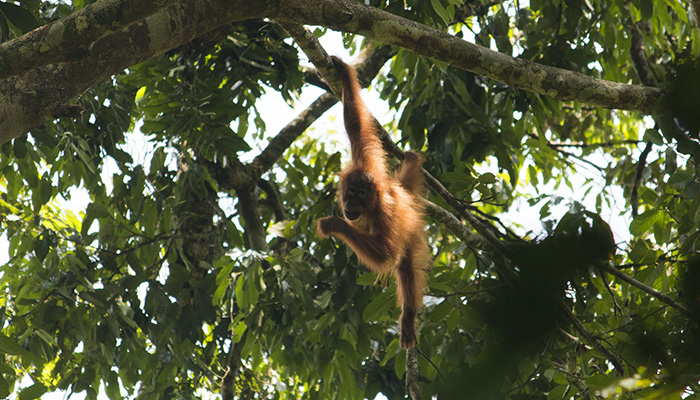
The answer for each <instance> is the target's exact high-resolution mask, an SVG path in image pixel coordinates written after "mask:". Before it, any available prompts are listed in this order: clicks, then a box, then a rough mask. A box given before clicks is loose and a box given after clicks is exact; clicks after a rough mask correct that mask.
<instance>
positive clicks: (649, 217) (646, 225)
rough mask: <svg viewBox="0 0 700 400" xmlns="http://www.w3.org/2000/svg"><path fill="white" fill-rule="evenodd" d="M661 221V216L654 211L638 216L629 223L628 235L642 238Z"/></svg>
mask: <svg viewBox="0 0 700 400" xmlns="http://www.w3.org/2000/svg"><path fill="white" fill-rule="evenodd" d="M661 219H663V215H662V214H660V213H659V212H657V211H656V210H650V211H647V212H645V213H643V214H640V215H638V216H637V217H635V218H634V219H633V220H632V222H631V223H630V233H631V234H633V235H635V236H642V235H644V234H645V233H647V232H648V231H649V230H650V229H651V228H652V227H653V226H654V224H655V223H656V222H657V221H659V220H661Z"/></svg>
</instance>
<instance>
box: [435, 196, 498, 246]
mask: <svg viewBox="0 0 700 400" xmlns="http://www.w3.org/2000/svg"><path fill="white" fill-rule="evenodd" d="M423 204H424V205H425V210H426V211H427V213H428V215H430V217H432V218H433V219H434V220H436V221H438V222H440V223H441V224H442V226H444V227H445V228H446V229H447V230H448V231H450V232H451V233H452V234H454V235H455V236H457V238H459V240H461V241H462V242H463V243H464V244H465V245H467V246H473V247H476V248H479V249H482V248H484V247H485V246H487V244H486V243H484V240H483V239H482V238H481V237H480V236H478V235H475V234H474V232H472V231H470V230H469V229H467V227H466V226H465V225H464V224H463V223H462V221H460V220H459V219H457V217H455V216H454V214H452V213H451V212H449V211H447V210H445V209H444V208H442V207H440V206H438V205H437V204H435V203H433V202H431V201H429V200H424V201H423Z"/></svg>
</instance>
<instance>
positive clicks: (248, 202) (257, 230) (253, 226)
mask: <svg viewBox="0 0 700 400" xmlns="http://www.w3.org/2000/svg"><path fill="white" fill-rule="evenodd" d="M236 195H237V196H238V211H239V213H240V216H241V218H242V219H243V222H244V224H245V226H244V228H245V235H246V237H247V238H248V241H249V242H250V248H251V249H253V250H256V251H260V252H266V251H268V250H269V248H268V246H267V240H266V239H265V236H266V235H265V229H264V227H263V224H262V220H261V219H260V209H259V208H258V197H257V196H256V195H255V186H250V187H242V188H238V189H236Z"/></svg>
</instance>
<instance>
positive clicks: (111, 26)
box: [0, 0, 176, 79]
mask: <svg viewBox="0 0 700 400" xmlns="http://www.w3.org/2000/svg"><path fill="white" fill-rule="evenodd" d="M175 2H176V0H160V1H155V0H154V1H146V2H143V1H141V0H102V1H98V2H96V3H94V4H92V5H90V6H88V7H85V8H83V9H82V10H80V11H77V12H75V13H73V14H71V15H69V16H67V17H65V18H61V19H60V20H58V21H55V22H52V23H50V24H47V25H44V26H42V27H39V28H37V29H35V30H33V31H31V32H29V33H27V34H26V35H23V36H20V37H18V38H17V39H15V40H11V41H9V42H5V43H2V44H0V79H3V78H6V77H8V76H12V75H16V74H19V73H23V72H25V71H27V70H30V69H34V68H38V67H41V66H43V65H46V64H57V63H59V62H65V61H77V60H79V59H81V58H84V57H87V56H88V55H89V53H90V47H91V45H92V43H94V42H95V41H96V40H98V39H100V38H101V37H103V36H104V35H106V34H109V33H111V32H115V31H117V30H120V29H122V28H124V27H125V26H127V25H129V24H131V23H133V22H136V21H139V20H141V19H143V18H145V17H147V16H149V15H151V14H153V13H155V12H156V11H158V10H160V9H162V8H163V7H165V6H169V5H171V4H173V3H175Z"/></svg>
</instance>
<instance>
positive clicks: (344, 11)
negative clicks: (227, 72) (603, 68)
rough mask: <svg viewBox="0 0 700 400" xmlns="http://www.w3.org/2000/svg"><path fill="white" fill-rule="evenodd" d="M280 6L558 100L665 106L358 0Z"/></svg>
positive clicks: (288, 14) (640, 92)
mask: <svg viewBox="0 0 700 400" xmlns="http://www.w3.org/2000/svg"><path fill="white" fill-rule="evenodd" d="M287 6H288V7H287ZM279 11H280V13H279V14H276V15H270V17H273V18H275V19H277V20H280V21H286V22H299V23H305V24H309V25H323V26H327V27H330V28H331V29H334V30H340V31H344V32H353V33H357V34H360V35H363V36H365V37H368V38H371V39H373V40H376V41H380V42H383V43H387V44H391V45H395V46H399V47H403V48H405V49H408V50H411V51H414V52H416V53H417V54H420V55H423V56H426V57H431V58H434V59H437V60H440V61H444V62H447V63H449V64H451V65H454V66H456V67H459V68H462V69H465V70H467V71H471V72H474V73H475V74H478V75H482V76H485V77H487V78H490V79H494V80H497V81H499V82H503V83H505V84H507V85H509V86H511V87H514V88H518V89H523V90H527V91H530V92H534V93H538V94H542V95H545V96H549V97H552V98H555V99H557V100H561V101H577V102H581V103H586V104H591V105H595V106H601V107H606V108H612V109H623V110H633V111H640V112H642V113H645V114H652V113H658V112H662V111H664V107H663V101H662V96H663V95H664V92H663V91H662V90H660V89H657V88H650V87H644V86H636V85H626V84H622V83H616V82H610V81H605V80H601V79H595V78H592V77H589V76H586V75H583V74H580V73H578V72H572V71H567V70H564V69H561V68H555V67H550V66H545V65H541V64H537V63H533V62H531V61H528V60H524V59H518V58H513V57H510V56H508V55H505V54H501V53H498V52H496V51H493V50H490V49H488V48H485V47H481V46H478V45H475V44H473V43H469V42H467V41H464V40H462V39H460V38H458V37H455V36H452V35H449V34H447V33H445V32H441V31H438V30H436V29H433V28H430V27H428V26H426V25H422V24H420V23H417V22H415V21H411V20H408V19H405V18H401V17H399V16H396V15H393V14H390V13H388V12H385V11H382V10H379V9H377V8H373V7H370V6H366V5H364V4H363V3H361V2H357V1H353V0H315V1H306V0H294V1H292V0H288V1H286V2H285V7H280V9H279Z"/></svg>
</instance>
